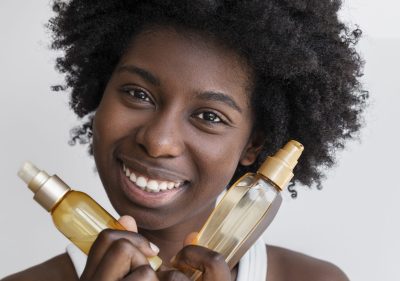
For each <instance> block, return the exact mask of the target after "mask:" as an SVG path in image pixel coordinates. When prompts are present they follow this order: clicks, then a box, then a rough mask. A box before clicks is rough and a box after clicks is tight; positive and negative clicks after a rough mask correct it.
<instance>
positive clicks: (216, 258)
mask: <svg viewBox="0 0 400 281" xmlns="http://www.w3.org/2000/svg"><path fill="white" fill-rule="evenodd" d="M207 260H208V261H209V262H210V263H211V264H222V263H225V259H224V257H223V256H222V255H221V254H220V253H217V252H214V251H210V252H209V253H208V258H207Z"/></svg>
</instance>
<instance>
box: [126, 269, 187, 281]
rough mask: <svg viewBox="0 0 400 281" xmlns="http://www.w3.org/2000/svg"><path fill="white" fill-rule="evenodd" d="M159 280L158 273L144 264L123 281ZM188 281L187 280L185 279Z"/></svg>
mask: <svg viewBox="0 0 400 281" xmlns="http://www.w3.org/2000/svg"><path fill="white" fill-rule="evenodd" d="M138 280H140V281H159V279H158V278H157V274H156V273H155V272H154V270H153V269H152V268H151V267H150V266H149V265H142V266H139V267H137V268H135V270H134V271H133V272H131V273H129V274H128V275H127V276H126V277H125V278H124V279H122V281H138ZM185 281H186V280H185Z"/></svg>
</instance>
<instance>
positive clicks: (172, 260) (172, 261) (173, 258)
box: [169, 256, 175, 264]
mask: <svg viewBox="0 0 400 281" xmlns="http://www.w3.org/2000/svg"><path fill="white" fill-rule="evenodd" d="M169 262H170V263H171V264H174V263H175V256H173V257H172V258H171V259H170V260H169Z"/></svg>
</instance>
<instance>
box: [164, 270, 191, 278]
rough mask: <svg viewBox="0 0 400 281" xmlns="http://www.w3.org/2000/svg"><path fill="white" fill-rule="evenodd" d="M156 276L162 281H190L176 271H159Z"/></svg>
mask: <svg viewBox="0 0 400 281" xmlns="http://www.w3.org/2000/svg"><path fill="white" fill-rule="evenodd" d="M157 276H158V279H159V280H162V281H168V280H173V281H190V278H189V277H187V276H186V275H185V274H183V273H182V272H180V271H178V270H168V271H159V272H157Z"/></svg>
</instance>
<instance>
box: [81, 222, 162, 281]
mask: <svg viewBox="0 0 400 281" xmlns="http://www.w3.org/2000/svg"><path fill="white" fill-rule="evenodd" d="M122 238H124V239H127V240H128V241H130V242H131V243H132V244H133V245H134V246H135V247H136V248H138V249H139V250H140V251H141V252H142V253H143V254H144V255H145V256H148V257H151V256H155V255H157V254H158V250H157V249H156V247H154V246H153V248H154V249H152V246H151V245H150V243H149V241H148V240H147V239H146V238H144V237H143V236H142V235H140V234H138V233H134V232H130V231H123V230H111V229H105V230H103V231H102V232H100V234H99V236H98V237H97V239H96V240H95V242H94V243H93V245H92V247H91V248H90V251H89V255H88V260H87V263H86V266H85V270H84V271H83V274H82V276H84V277H85V278H90V276H92V275H93V274H94V272H95V270H96V268H97V266H98V264H99V263H100V261H101V259H102V258H103V256H104V255H105V253H106V252H107V251H108V249H109V247H110V246H111V245H112V243H113V242H114V241H116V240H118V239H122Z"/></svg>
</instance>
